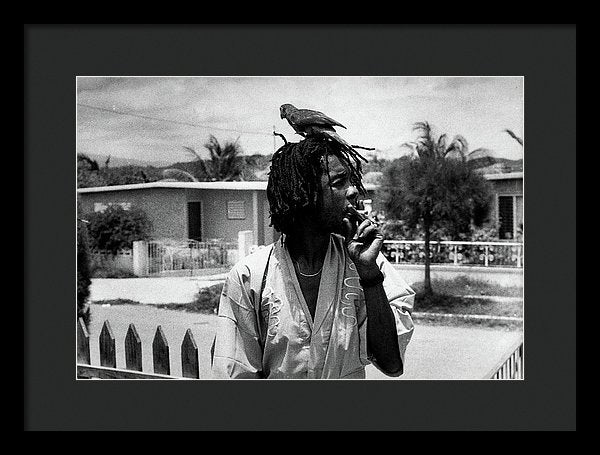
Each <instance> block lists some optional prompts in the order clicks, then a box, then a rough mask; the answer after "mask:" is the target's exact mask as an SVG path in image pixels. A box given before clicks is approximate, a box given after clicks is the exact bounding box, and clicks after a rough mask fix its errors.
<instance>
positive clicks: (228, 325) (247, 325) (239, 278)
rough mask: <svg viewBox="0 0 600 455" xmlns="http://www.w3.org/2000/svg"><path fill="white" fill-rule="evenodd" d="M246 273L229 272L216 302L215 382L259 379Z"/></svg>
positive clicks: (241, 267)
mask: <svg viewBox="0 0 600 455" xmlns="http://www.w3.org/2000/svg"><path fill="white" fill-rule="evenodd" d="M250 273H251V272H250V269H249V268H248V266H247V265H245V264H238V265H236V266H235V267H233V268H232V270H231V271H230V272H229V274H228V276H227V278H226V280H225V283H224V285H223V291H222V293H221V297H220V300H219V311H218V318H217V328H216V335H215V344H214V355H213V363H212V375H213V377H214V378H215V379H229V378H230V379H243V378H250V379H252V378H261V377H262V348H261V346H260V338H259V334H258V326H257V321H256V312H255V310H254V305H253V302H252V291H251V289H250Z"/></svg>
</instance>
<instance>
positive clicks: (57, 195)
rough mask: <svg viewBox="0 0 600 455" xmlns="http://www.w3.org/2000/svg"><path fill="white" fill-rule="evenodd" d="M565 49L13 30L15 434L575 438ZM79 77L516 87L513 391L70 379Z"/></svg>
mask: <svg viewBox="0 0 600 455" xmlns="http://www.w3.org/2000/svg"><path fill="white" fill-rule="evenodd" d="M323 43H326V46H324V45H323ZM575 50H576V27H575V25H574V24H572V25H567V24H565V25H560V24H558V25H462V26H459V25H422V26H417V25H345V26H344V25H210V24H206V25H196V26H192V25H152V26H151V25H145V26H142V25H104V26H100V25H44V24H38V25H25V27H24V114H25V116H24V118H25V125H24V132H25V138H24V142H25V143H24V150H25V158H24V165H25V184H24V236H25V277H24V327H25V334H24V428H25V429H26V430H217V431H232V430H296V431H304V430H343V431H350V430H351V431H362V430H390V431H392V430H573V429H575V427H576V401H575V396H576V382H577V381H576V330H575V328H576V302H575V300H576V297H575V296H576V292H575V287H576V273H575V269H576V267H575V264H576V255H575V241H576V200H575V193H576V163H575V161H576V160H575V147H576V145H575V133H576V77H577V74H576V52H575ZM78 75H80V76H85V75H98V76H99V75H107V76H111V75H129V76H134V75H154V76H161V75H179V76H186V75H190V76H195V75H382V76H383V75H405V76H436V75H453V76H456V75H464V76H473V75H494V76H502V75H507V76H518V75H523V76H524V77H525V137H526V139H525V141H526V144H527V147H526V152H525V154H524V169H525V174H526V179H525V189H524V195H525V217H526V220H527V223H526V224H525V226H526V228H525V229H526V236H527V238H528V240H530V241H529V242H528V245H527V266H526V268H525V302H526V307H525V368H526V379H525V380H524V381H376V382H373V381H347V382H339V381H333V382H326V381H307V382H303V381H294V382H291V381H280V382H278V381H265V382H260V381H252V382H248V383H242V382H239V381H236V382H235V383H229V382H226V381H200V382H196V381H189V382H188V381H156V382H155V381H147V382H140V381H131V382H127V381H75V374H74V368H75V349H74V346H75V330H74V328H75V326H74V317H73V316H74V314H75V313H74V309H75V286H76V282H75V277H76V269H75V257H76V243H75V233H76V231H75V218H76V217H75V208H76V205H75V182H76V172H75V133H76V125H75V113H76V110H75V77H76V76H78ZM557 211H560V215H557Z"/></svg>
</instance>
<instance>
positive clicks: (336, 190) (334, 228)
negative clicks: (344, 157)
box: [319, 155, 358, 234]
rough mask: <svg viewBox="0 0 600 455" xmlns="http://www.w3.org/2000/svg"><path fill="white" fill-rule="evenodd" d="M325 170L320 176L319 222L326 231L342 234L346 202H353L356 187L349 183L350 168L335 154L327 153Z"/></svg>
mask: <svg viewBox="0 0 600 455" xmlns="http://www.w3.org/2000/svg"><path fill="white" fill-rule="evenodd" d="M327 161H328V164H329V176H327V170H325V173H324V174H323V175H322V176H321V188H322V189H323V191H322V196H321V200H320V204H319V224H320V226H322V227H323V229H325V230H326V231H327V232H337V233H340V234H343V233H344V232H343V225H342V219H343V217H344V209H345V207H346V205H348V202H352V203H354V202H355V200H356V197H357V196H358V191H357V189H356V188H355V187H354V186H353V185H351V184H350V170H349V169H348V168H346V167H345V166H344V165H343V164H342V163H341V162H340V160H339V158H338V157H337V156H335V155H328V157H327Z"/></svg>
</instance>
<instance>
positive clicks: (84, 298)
mask: <svg viewBox="0 0 600 455" xmlns="http://www.w3.org/2000/svg"><path fill="white" fill-rule="evenodd" d="M90 277H91V273H90V251H89V240H88V236H87V227H86V225H85V223H84V222H82V221H78V222H77V318H82V319H83V322H84V323H85V325H86V327H87V326H88V325H89V322H90V308H89V305H88V298H89V296H90V284H91V283H92V280H91V278H90Z"/></svg>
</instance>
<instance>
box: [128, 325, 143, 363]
mask: <svg viewBox="0 0 600 455" xmlns="http://www.w3.org/2000/svg"><path fill="white" fill-rule="evenodd" d="M125 368H127V369H128V370H135V371H142V340H140V336H139V335H138V333H137V330H136V329H135V326H134V325H133V324H129V329H127V335H125Z"/></svg>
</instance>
